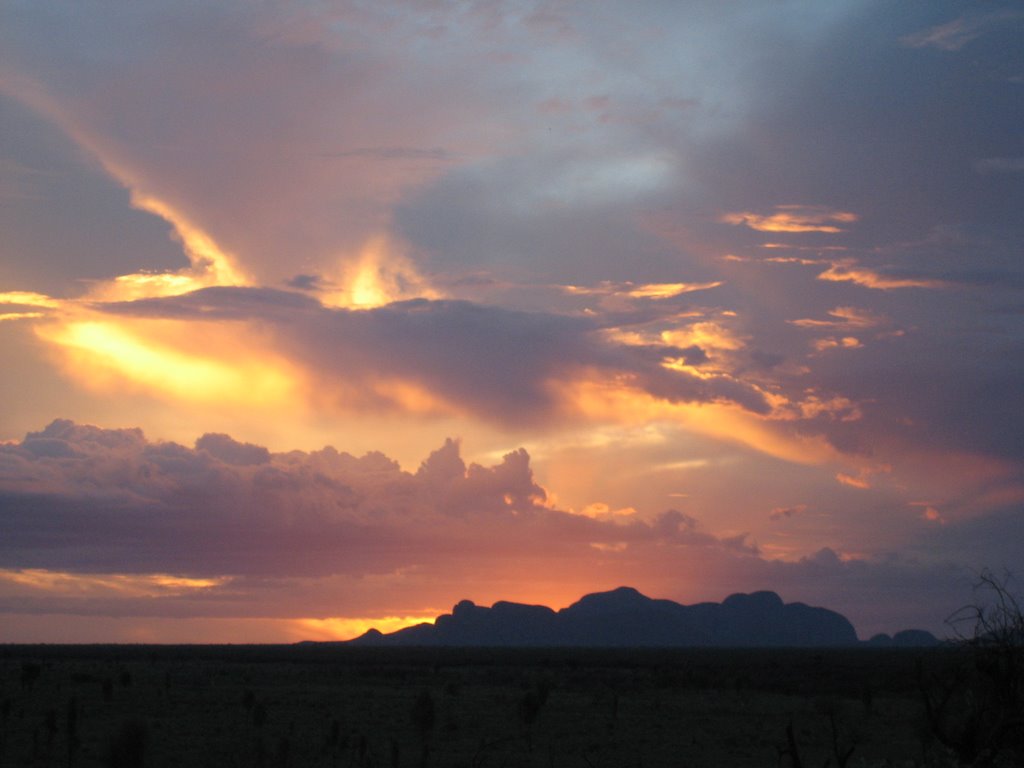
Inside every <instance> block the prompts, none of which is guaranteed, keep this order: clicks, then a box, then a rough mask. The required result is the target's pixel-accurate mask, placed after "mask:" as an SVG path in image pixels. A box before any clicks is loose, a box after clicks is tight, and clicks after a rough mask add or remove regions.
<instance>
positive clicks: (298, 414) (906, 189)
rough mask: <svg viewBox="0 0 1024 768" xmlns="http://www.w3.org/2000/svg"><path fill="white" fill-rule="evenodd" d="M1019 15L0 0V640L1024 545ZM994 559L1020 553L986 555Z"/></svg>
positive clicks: (192, 634)
mask: <svg viewBox="0 0 1024 768" xmlns="http://www.w3.org/2000/svg"><path fill="white" fill-rule="evenodd" d="M1022 40H1024V9H1022V6H1021V5H1020V3H1019V2H986V3H976V2H941V1H937V2H912V3H911V2H906V3H905V2H900V3H893V2H889V1H888V0H877V1H875V2H867V1H866V0H836V1H835V2H827V3H826V2H820V0H780V1H778V2H776V1H775V0H762V1H761V2H756V1H754V0H751V1H750V2H739V1H736V2H732V1H729V2H722V1H721V0H686V1H679V0H660V1H658V0H639V1H636V2H628V3H627V2H621V1H617V0H616V1H612V2H605V1H603V0H588V1H587V2H561V1H559V0H550V1H548V0H533V1H530V0H476V1H470V0H466V1H464V2H455V1H454V0H424V1H422V2H419V1H414V0H407V1H406V2H398V1H381V0H350V1H347V2H341V1H339V2H327V1H324V2H313V0H310V1H309V2H285V1H284V0H263V1H261V2H255V1H252V2H242V1H241V0H226V1H224V2H217V3H193V2H181V0H166V2H164V1H158V0H146V1H145V2H134V3H116V2H101V1H99V0H96V1H89V2H48V1H46V0H0V356H2V361H3V363H2V366H0V397H2V403H3V405H2V407H0V642H12V641H13V642H20V641H32V642H36V641H46V642H62V641H77V642H92V641H118V642H139V641H152V642H183V641H184V642H223V641H227V642H253V641H256V642H290V641H294V640H300V639H335V638H345V637H351V636H353V635H354V634H358V633H361V632H362V631H363V630H365V629H366V628H367V627H369V626H377V627H378V628H380V629H382V630H390V629H395V628H397V627H400V626H402V625H404V624H408V623H410V622H413V621H417V620H421V619H423V618H425V617H433V616H435V615H436V614H438V613H442V612H446V611H449V610H450V609H451V606H452V605H453V604H454V603H456V602H457V601H459V600H461V599H464V598H468V599H471V600H473V601H474V602H476V603H478V604H485V605H490V604H491V603H493V602H494V601H496V600H500V599H506V600H516V601H521V602H529V603H542V604H546V605H550V606H552V607H555V608H558V607H562V606H565V605H567V604H569V603H571V602H573V601H574V600H575V599H577V598H578V597H580V596H581V595H583V594H584V593H587V592H593V591H598V590H604V589H610V588H614V587H617V586H620V585H624V584H625V585H631V586H634V587H636V588H637V589H639V590H640V591H642V592H644V593H645V594H647V595H650V596H652V597H664V598H671V599H674V600H678V601H680V602H684V603H693V602H700V601H707V600H714V601H719V600H721V599H723V598H724V597H726V596H727V595H728V594H730V593H732V592H739V591H747V592H749V591H753V590H757V589H772V590H775V591H777V592H779V594H780V595H781V596H782V597H783V598H784V599H785V600H786V601H788V602H792V601H798V600H799V601H804V602H808V603H811V604H814V605H825V606H828V607H830V608H833V609H835V610H838V611H840V612H842V613H844V614H845V615H846V616H847V617H848V618H849V619H850V620H851V621H852V622H853V623H854V625H855V626H856V628H857V630H858V633H859V634H860V636H861V637H862V638H867V637H869V636H870V635H872V634H873V633H875V632H882V631H885V632H890V633H891V632H893V631H896V630H899V629H903V628H906V627H911V626H916V627H923V628H925V629H929V630H931V631H933V632H936V633H937V634H939V633H945V632H946V629H945V627H944V624H943V620H944V619H945V618H946V617H947V616H948V615H949V614H950V613H952V612H953V611H954V610H955V609H956V608H958V607H960V606H961V605H962V604H964V603H965V602H967V601H969V600H970V599H971V596H972V593H971V584H972V582H973V581H974V580H975V574H976V573H977V572H978V571H979V570H980V569H983V568H991V569H993V570H995V571H996V572H1002V571H1003V569H1007V568H1008V569H1014V568H1015V567H1019V564H1020V563H1024V252H1022V243H1024V44H1022ZM1018 577H1019V578H1022V579H1024V574H1020V573H1019V574H1018Z"/></svg>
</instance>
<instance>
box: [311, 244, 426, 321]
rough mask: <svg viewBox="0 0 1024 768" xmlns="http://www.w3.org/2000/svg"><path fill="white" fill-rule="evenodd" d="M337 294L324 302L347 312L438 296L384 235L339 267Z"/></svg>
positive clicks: (326, 297) (335, 292)
mask: <svg viewBox="0 0 1024 768" xmlns="http://www.w3.org/2000/svg"><path fill="white" fill-rule="evenodd" d="M339 282H340V283H341V285H342V288H341V290H340V291H333V292H331V293H330V294H329V295H328V296H325V297H324V303H326V304H329V305H332V306H338V307H346V308H349V309H373V308H374V307H381V306H384V305H385V304H390V303H391V302H393V301H404V300H407V299H417V298H423V299H436V298H440V294H439V293H438V292H437V291H435V290H434V289H433V288H431V287H430V285H428V284H427V281H426V280H425V279H424V278H423V276H422V275H420V274H419V272H417V271H416V268H415V267H414V266H413V264H412V262H411V261H409V260H408V259H407V258H406V257H405V256H403V255H402V254H401V253H399V252H398V249H397V248H396V246H395V245H394V243H393V242H392V240H391V239H390V238H388V237H386V236H383V235H381V236H377V237H374V238H372V239H370V240H369V241H368V242H367V243H366V245H365V246H363V249H362V251H361V252H360V253H359V256H358V258H357V259H355V260H354V261H353V262H351V263H349V264H346V265H345V266H344V267H343V268H342V274H341V279H340V281H339Z"/></svg>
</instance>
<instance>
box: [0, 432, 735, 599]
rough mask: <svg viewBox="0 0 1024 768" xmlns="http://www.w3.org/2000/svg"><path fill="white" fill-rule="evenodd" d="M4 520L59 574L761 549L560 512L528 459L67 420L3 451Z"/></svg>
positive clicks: (9, 564)
mask: <svg viewBox="0 0 1024 768" xmlns="http://www.w3.org/2000/svg"><path fill="white" fill-rule="evenodd" d="M0 509H2V510H3V513H2V516H3V523H4V531H5V535H4V537H3V542H2V543H0V567H2V568H7V569H46V570H50V571H56V572H86V573H89V572H93V573H96V572H100V573H103V572H107V573H128V574H138V573H142V574H146V573H148V574H154V573H155V574H181V575H187V576H189V577H196V578H221V577H236V578H237V577H247V578H259V577H276V578H282V577H311V576H316V577H324V576H332V575H338V574H345V575H349V576H365V575H371V574H386V573H391V572H395V571H399V570H401V569H407V568H413V567H415V568H423V569H426V570H428V571H432V570H439V571H444V570H445V569H447V568H449V567H450V565H451V564H452V563H457V562H461V561H462V560H468V561H472V562H481V561H485V560H487V559H502V558H508V557H516V556H524V555H532V554H535V553H543V554H544V556H545V557H549V558H563V557H564V558H570V559H572V558H582V559H586V557H587V556H589V552H590V550H591V549H592V545H593V544H595V543H596V544H607V545H618V544H624V545H626V546H640V547H644V546H653V545H658V544H660V545H665V546H691V547H720V548H724V549H734V550H736V551H740V552H753V550H752V549H751V547H750V545H749V544H747V543H746V542H745V541H744V540H743V538H742V537H739V538H736V537H734V538H730V539H727V540H726V539H719V538H716V537H715V536H713V535H711V534H709V533H706V532H703V531H702V530H700V526H699V524H698V522H697V521H696V520H695V519H694V518H692V517H690V516H687V515H683V514H681V513H679V512H675V511H668V512H665V513H664V514H661V515H658V516H655V517H654V518H651V519H648V520H643V519H638V518H636V517H633V518H630V519H629V520H627V521H623V522H616V521H598V520H594V519H592V518H589V517H585V516H580V515H574V514H570V513H569V512H566V511H560V510H558V509H556V508H553V507H551V506H550V505H548V504H547V503H546V493H545V491H544V489H543V488H541V487H540V486H539V485H538V484H537V483H536V481H535V480H534V478H533V472H532V469H531V467H530V459H529V456H528V455H527V453H526V452H525V451H524V450H522V449H520V450H517V451H512V452H510V453H508V454H506V455H505V456H504V458H503V459H502V460H501V462H499V463H498V464H495V465H493V466H489V467H485V466H481V465H479V464H469V465H468V466H467V465H466V464H465V462H464V461H463V460H462V458H461V456H460V451H459V446H458V443H457V442H455V441H452V440H449V441H447V442H446V443H445V444H444V445H443V446H442V447H441V448H439V449H438V450H437V451H435V452H434V453H432V454H431V455H430V456H429V457H428V458H427V459H426V460H425V461H424V462H423V463H422V465H421V466H420V468H419V469H418V471H416V472H415V473H409V472H406V471H403V470H402V469H401V468H400V467H399V466H398V465H397V464H396V463H395V462H394V461H392V460H391V459H389V458H387V457H386V456H384V455H383V454H379V453H368V454H366V455H364V456H362V457H355V456H352V455H350V454H347V453H343V452H339V451H337V450H335V449H334V448H331V447H326V448H323V449H322V450H319V451H313V452H309V453H306V452H301V451H291V452H287V453H270V452H269V451H268V450H267V449H266V448H263V447H261V446H256V445H251V444H244V443H239V442H236V441H234V440H232V439H231V438H230V437H229V436H227V435H217V434H207V435H204V436H202V437H200V438H199V439H198V440H197V441H196V444H195V447H194V448H189V447H186V446H182V445H179V444H176V443H153V442H149V441H147V440H146V439H145V437H144V435H143V434H142V432H141V431H140V430H138V429H124V430H108V429H100V428H97V427H91V426H86V425H79V424H75V423H73V422H70V421H67V420H57V421H54V422H53V423H51V424H50V425H49V426H47V427H46V428H45V429H43V430H41V431H39V432H33V433H30V434H28V435H27V436H26V437H25V439H24V440H22V441H21V442H20V443H17V444H7V445H3V446H0ZM172 586H173V585H172ZM179 586H180V585H179Z"/></svg>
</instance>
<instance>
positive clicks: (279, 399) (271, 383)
mask: <svg viewBox="0 0 1024 768" xmlns="http://www.w3.org/2000/svg"><path fill="white" fill-rule="evenodd" d="M237 332H238V329H237V328H231V327H223V326H219V325H216V324H214V323H202V324H198V325H197V324H196V323H182V322H176V321H172V320H146V321H139V320H133V321H131V322H124V321H121V320H120V319H106V318H104V319H98V318H93V317H78V318H73V319H69V320H66V321H63V322H60V323H54V324H47V325H43V326H40V327H38V328H37V329H36V333H37V335H38V336H39V337H40V338H42V339H43V340H45V341H47V342H49V343H50V344H52V345H53V346H54V347H55V348H56V349H57V350H59V351H60V352H61V353H62V357H63V360H64V362H65V364H66V365H65V370H66V372H67V373H68V374H69V375H70V376H71V377H72V378H74V379H75V380H77V381H79V382H81V383H83V384H85V385H86V386H88V387H90V388H93V389H111V388H113V389H116V388H118V387H119V386H121V385H123V384H125V383H127V384H130V385H133V386H134V387H137V388H139V389H142V390H143V391H146V392H149V393H152V394H156V395H161V396H166V397H172V398H174V399H180V400H184V401H190V402H206V403H224V404H228V403H230V404H240V403H243V404H249V405H270V404H280V403H283V402H286V401H290V400H291V396H292V395H293V393H294V390H295V389H296V387H297V384H298V378H297V373H296V371H295V369H294V367H293V366H291V365H289V364H288V363H287V362H285V361H284V360H282V359H281V358H279V357H278V356H276V355H274V354H273V353H271V352H270V351H269V350H266V349H264V350H260V349H258V348H252V347H251V348H250V349H243V348H240V347H239V345H238V336H237ZM197 338H202V339H203V344H202V349H203V351H202V352H201V353H199V352H195V351H193V350H194V349H195V348H196V344H195V340H196V339H197ZM257 339H258V335H257V334H253V335H252V336H251V337H250V344H254V343H255V342H256V341H257Z"/></svg>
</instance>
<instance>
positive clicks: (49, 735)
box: [0, 645, 1012, 768]
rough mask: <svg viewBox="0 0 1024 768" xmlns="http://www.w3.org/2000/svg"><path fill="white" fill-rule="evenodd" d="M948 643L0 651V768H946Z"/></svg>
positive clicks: (956, 665) (952, 669) (956, 664)
mask: <svg viewBox="0 0 1024 768" xmlns="http://www.w3.org/2000/svg"><path fill="white" fill-rule="evenodd" d="M963 651H964V649H963V648H960V647H952V648H936V649H927V650H924V649H918V650H908V649H898V648H887V649H877V648H852V649H830V650H821V649H812V650H806V649H805V650H799V649H776V650H764V649H760V650H759V649H733V650H714V649H676V650H669V649H646V650H626V649H619V650H600V649H582V650H581V649H533V650H524V649H493V648H492V649H487V648H460V649H440V648H437V649H422V648H420V649H415V648H401V649H399V648H394V649H376V648H352V647H345V646H337V645H302V646H235V647H227V646H206V647H203V646H190V647H173V646H165V647H154V646H150V647H143V646H138V647H130V646H77V647H72V646H63V647H62V646H6V647H0V705H2V706H0V723H2V729H0V765H3V766H7V765H11V766H64V765H68V766H71V767H72V768H106V767H107V766H141V765H145V766H146V768H161V766H165V765H179V766H180V765H187V766H195V767H196V768H206V767H207V766H209V768H215V767H216V768H221V767H222V766H226V767H227V768H233V767H237V768H252V767H254V766H264V767H265V768H274V767H275V766H289V767H290V768H307V767H308V768H320V767H323V768H327V767H328V766H329V767H330V768H370V766H377V767H378V768H385V767H386V766H391V767H392V768H417V767H418V766H428V767H429V768H442V767H443V766H478V767H479V768H497V766H501V765H505V766H509V768H512V767H513V766H522V767H524V768H529V767H533V768H550V767H551V766H555V767H556V768H557V767H559V766H580V767H581V768H583V767H585V766H587V765H588V764H589V765H593V766H595V768H610V767H611V766H630V767H632V766H639V765H643V766H644V767H645V768H657V766H673V767H676V766H728V767H729V768H743V767H744V766H749V767H750V768H753V767H754V766H780V765H781V766H797V765H799V766H803V767H804V768H822V766H825V765H828V766H831V767H832V768H844V767H845V768H881V767H882V766H884V765H892V766H897V765H899V766H905V767H906V768H910V766H918V767H922V766H929V768H931V767H934V768H940V767H942V768H948V767H949V766H951V765H952V764H953V762H951V761H952V760H953V759H954V758H951V757H949V756H950V755H952V754H953V753H952V751H951V750H950V749H949V748H948V747H945V746H944V745H943V744H942V743H941V742H940V741H939V740H938V739H937V737H936V736H935V735H933V734H932V732H931V729H930V728H929V727H928V726H927V724H928V722H929V719H928V718H929V715H928V711H927V705H926V702H925V700H924V699H923V698H922V696H921V693H920V679H921V678H920V677H919V675H918V671H917V669H918V661H920V666H921V669H923V670H924V671H925V673H926V676H927V679H929V680H930V679H932V678H933V677H934V678H935V679H937V680H954V679H956V675H957V674H960V673H959V672H958V670H959V669H960V667H961V666H962V664H963V660H964V658H965V657H964V653H963ZM26 669H29V670H33V671H31V672H29V674H28V677H30V678H32V679H31V682H28V681H26V682H24V683H23V681H22V676H23V671H24V670H26ZM108 680H109V681H112V683H113V685H112V687H111V688H110V689H109V698H108V687H107V686H106V685H104V683H105V682H106V681H108ZM126 681H130V682H128V684H125V682H126ZM935 701H936V700H935V699H933V703H935ZM952 706H953V705H952V704H947V705H946V707H947V709H946V713H947V715H948V716H949V723H950V724H951V725H952V724H953V723H954V719H953V718H952V717H951V715H952V713H953V711H954V710H953V709H951V708H950V707H952ZM933 714H934V713H933ZM953 735H954V736H955V735H956V733H954V734H953ZM1006 754H1009V753H1006ZM1000 759H1002V758H1000ZM886 761H888V762H886ZM1010 764H1012V763H1008V762H1006V760H1005V759H1004V761H1003V762H1002V763H1000V762H998V760H997V761H996V762H994V763H991V765H993V766H1004V765H1010ZM979 765H980V764H979Z"/></svg>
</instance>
